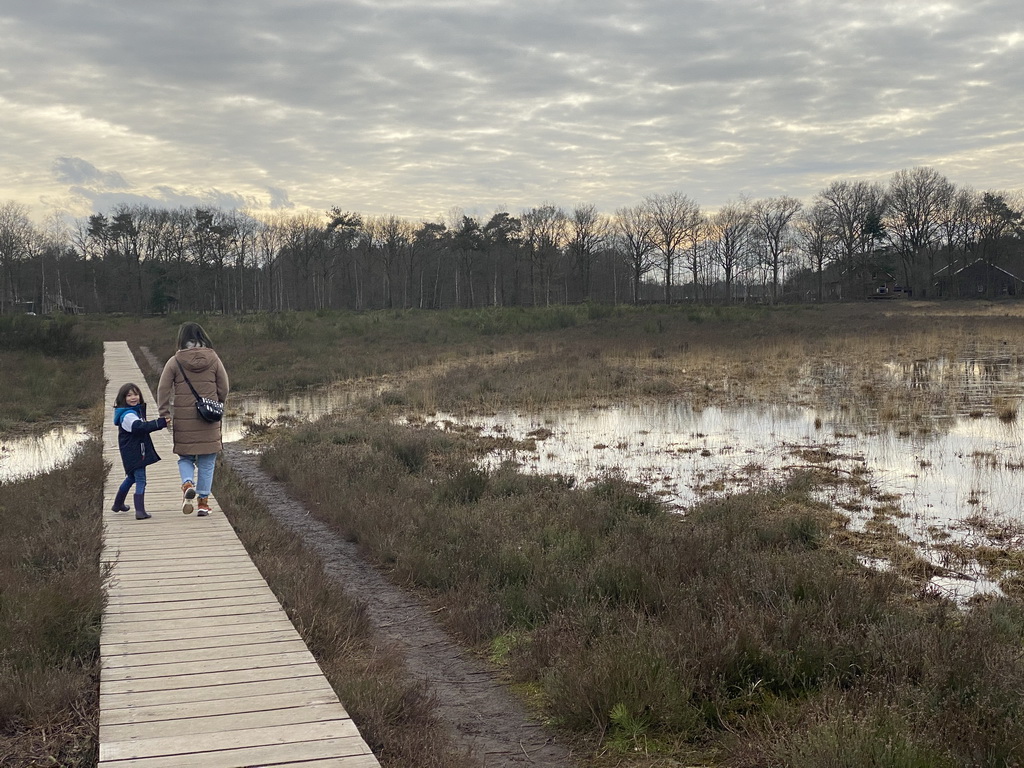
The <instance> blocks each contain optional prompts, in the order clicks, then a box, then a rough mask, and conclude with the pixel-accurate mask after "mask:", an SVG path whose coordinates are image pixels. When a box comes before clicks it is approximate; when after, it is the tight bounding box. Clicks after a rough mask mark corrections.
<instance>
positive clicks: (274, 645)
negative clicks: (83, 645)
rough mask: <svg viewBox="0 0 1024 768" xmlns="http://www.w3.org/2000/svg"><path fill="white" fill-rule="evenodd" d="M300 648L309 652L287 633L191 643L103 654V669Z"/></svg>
mask: <svg viewBox="0 0 1024 768" xmlns="http://www.w3.org/2000/svg"><path fill="white" fill-rule="evenodd" d="M298 651H302V652H304V653H309V651H308V649H307V648H306V644H305V643H304V642H302V638H301V637H298V636H297V635H296V636H291V637H288V636H283V637H279V638H277V639H274V640H271V639H267V638H262V637H261V638H260V641H259V642H256V643H249V644H245V645H233V646H227V645H224V644H221V645H219V646H213V647H207V648H196V647H194V646H190V647H186V648H181V649H178V650H167V649H162V650H160V651H152V652H148V653H145V652H141V653H140V652H132V653H121V654H112V653H106V654H104V655H103V669H105V670H106V669H122V668H125V667H145V666H155V665H161V664H162V665H168V664H172V665H177V664H189V663H191V662H194V661H213V660H216V659H232V658H255V657H257V656H267V655H271V654H281V653H293V652H298Z"/></svg>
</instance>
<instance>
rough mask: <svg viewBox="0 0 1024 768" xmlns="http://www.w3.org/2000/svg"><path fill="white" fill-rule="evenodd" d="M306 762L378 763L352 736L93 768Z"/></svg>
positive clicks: (350, 767) (347, 767) (234, 767)
mask: <svg viewBox="0 0 1024 768" xmlns="http://www.w3.org/2000/svg"><path fill="white" fill-rule="evenodd" d="M364 750H365V751H364ZM310 760H327V761H328V762H327V763H326V764H327V765H332V766H334V768H380V763H378V762H377V759H376V758H375V757H374V756H373V755H372V754H371V753H370V752H369V750H368V749H367V747H366V744H365V743H364V742H363V740H362V739H360V738H358V737H355V736H353V737H347V738H345V737H343V738H337V739H321V740H319V741H307V742H298V743H292V744H277V745H267V746H263V747H249V748H239V749H230V750H218V751H213V752H202V753H194V754H177V755H169V756H161V757H150V758H134V759H133V758H125V759H119V760H112V761H111V760H103V761H101V762H100V763H99V765H98V767H97V768H238V767H239V766H266V767H267V768H269V766H272V765H273V766H285V765H293V764H294V765H305V764H306V763H307V762H308V761H310Z"/></svg>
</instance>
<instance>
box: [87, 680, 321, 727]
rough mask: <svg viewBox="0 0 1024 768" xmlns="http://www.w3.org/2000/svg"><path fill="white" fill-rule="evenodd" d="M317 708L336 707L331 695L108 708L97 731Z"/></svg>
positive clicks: (300, 694)
mask: <svg viewBox="0 0 1024 768" xmlns="http://www.w3.org/2000/svg"><path fill="white" fill-rule="evenodd" d="M316 704H330V705H331V706H337V704H338V699H337V697H336V696H335V694H334V691H332V690H330V689H327V690H324V689H322V688H317V689H315V690H310V691H294V692H285V693H265V694H261V695H258V696H247V697H235V698H229V699H206V700H203V701H189V702H181V703H178V704H153V705H148V706H141V705H134V706H130V707H124V708H120V709H115V708H112V707H108V708H107V709H104V710H103V711H102V712H101V713H100V729H101V730H102V729H103V728H104V726H108V725H128V724H131V723H147V722H151V721H153V720H178V719H181V718H206V717H212V716H214V715H228V714H244V713H246V712H262V711H264V710H270V709H287V708H289V707H308V706H313V705H316Z"/></svg>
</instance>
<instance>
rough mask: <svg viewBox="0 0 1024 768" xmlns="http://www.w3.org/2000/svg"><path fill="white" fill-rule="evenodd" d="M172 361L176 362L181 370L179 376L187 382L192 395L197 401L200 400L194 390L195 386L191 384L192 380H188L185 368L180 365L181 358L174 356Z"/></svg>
mask: <svg viewBox="0 0 1024 768" xmlns="http://www.w3.org/2000/svg"><path fill="white" fill-rule="evenodd" d="M174 362H176V363H177V364H178V370H179V371H181V378H183V379H184V380H185V383H186V384H188V388H189V389H191V390H192V397H194V398H195V399H196V402H197V403H198V402H200V401H201V400H202V398H201V397H199V393H198V392H196V388H195V387H193V386H192V382H191V381H189V380H188V376H186V375H185V369H184V368H182V367H181V360H179V359H178V358H174Z"/></svg>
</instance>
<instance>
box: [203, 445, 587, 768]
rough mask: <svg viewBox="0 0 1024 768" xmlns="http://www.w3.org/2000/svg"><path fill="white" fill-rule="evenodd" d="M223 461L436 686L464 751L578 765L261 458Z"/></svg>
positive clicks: (240, 455) (489, 759)
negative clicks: (263, 464)
mask: <svg viewBox="0 0 1024 768" xmlns="http://www.w3.org/2000/svg"><path fill="white" fill-rule="evenodd" d="M222 455H223V457H224V458H225V459H226V460H227V461H228V462H229V463H230V465H231V468H232V469H233V470H234V471H235V472H236V473H237V474H238V475H239V476H240V477H241V478H242V479H243V480H245V482H246V483H248V485H249V486H250V487H251V488H253V489H254V491H255V492H256V493H257V494H258V495H259V497H260V498H261V499H262V500H263V501H264V502H265V503H266V505H267V508H268V509H269V510H270V511H271V512H272V514H273V515H274V516H275V518H276V519H277V520H278V521H279V522H280V523H282V524H283V525H285V526H286V527H287V528H288V529H289V530H291V531H293V532H294V533H296V534H297V535H298V536H300V537H301V538H302V540H303V541H304V542H305V544H306V546H308V547H309V548H310V549H311V550H312V551H314V552H316V553H317V554H318V555H319V556H320V558H321V559H322V560H323V562H324V566H325V569H326V571H327V573H328V574H329V575H330V576H331V577H332V578H335V579H337V580H338V583H339V584H340V585H341V586H342V587H343V588H344V590H345V592H346V594H348V595H350V596H351V597H353V598H355V599H357V600H359V601H361V602H363V603H365V604H366V606H367V609H368V611H369V615H370V618H371V620H372V621H373V623H374V625H375V626H376V627H377V629H378V631H379V632H380V633H381V635H382V636H383V637H385V638H386V639H388V640H389V641H392V642H394V643H395V644H396V645H397V646H398V647H399V648H400V649H402V651H403V653H404V655H405V659H406V664H407V665H408V668H409V671H410V673H411V674H412V675H414V676H416V677H418V678H421V679H424V680H426V681H427V682H428V683H429V685H430V687H431V690H432V691H433V693H434V695H435V697H436V699H437V704H438V714H439V716H440V717H441V718H442V719H443V720H445V721H446V722H447V723H449V724H450V726H451V729H452V732H453V733H454V734H455V737H456V739H457V741H458V743H459V744H460V745H461V746H463V747H464V748H467V749H469V750H471V752H472V754H473V755H475V756H476V757H477V758H478V759H479V760H480V762H481V764H482V765H483V766H486V768H503V767H504V766H535V767H536V768H570V767H571V766H574V765H576V764H577V763H576V761H575V760H574V759H573V757H572V753H571V750H569V749H568V748H567V747H565V746H564V745H562V744H560V743H559V742H558V741H557V740H556V739H555V737H554V735H553V734H552V733H550V732H549V731H548V730H547V729H545V728H544V727H543V726H541V725H540V724H538V723H536V722H535V721H532V720H531V719H530V718H529V717H528V716H527V713H526V710H525V708H524V707H523V706H522V705H521V704H520V703H519V702H518V700H517V699H515V697H514V696H513V695H512V694H511V693H510V692H509V691H508V690H507V688H506V687H505V686H504V685H502V684H501V683H500V682H499V681H498V680H497V678H496V676H495V674H494V672H493V670H491V669H490V668H488V667H487V666H486V665H485V664H483V663H482V662H481V661H479V660H478V659H476V658H474V657H473V656H471V655H469V654H468V653H466V652H465V651H464V650H463V649H462V648H461V647H460V646H459V645H458V644H457V643H455V642H454V641H453V640H452V638H451V637H450V636H449V635H448V634H447V633H446V632H445V631H444V630H443V629H442V628H441V627H440V625H439V624H438V623H437V621H435V620H434V618H433V617H432V616H431V615H430V613H429V612H428V611H427V609H426V608H425V607H424V605H423V604H422V603H421V602H420V601H419V600H418V598H416V597H415V596H413V595H411V594H409V593H407V592H405V591H403V590H401V589H400V588H398V587H396V586H394V585H393V584H391V583H390V582H389V581H388V580H387V579H386V578H384V576H382V575H381V574H380V573H379V572H378V571H377V570H376V569H375V568H374V567H373V566H371V565H370V564H369V563H367V562H366V561H365V560H364V559H363V558H362V557H360V555H359V553H358V551H357V548H356V546H355V545H354V544H352V543H351V542H347V541H345V540H343V539H342V538H341V537H339V536H338V535H337V534H335V533H334V532H333V531H331V529H330V528H328V527H327V526H326V525H324V524H323V523H321V522H319V521H318V520H316V519H315V518H314V517H312V516H311V515H310V514H309V512H308V511H307V510H306V509H305V507H303V505H302V504H301V503H299V502H298V501H296V500H295V499H294V498H292V497H291V496H290V495H289V494H288V491H287V489H286V488H285V486H284V485H283V484H282V483H279V482H277V481H275V480H273V479H272V478H271V477H270V476H269V475H267V474H266V473H265V472H264V471H263V470H262V469H261V468H260V466H259V459H258V457H256V456H253V455H251V454H246V453H244V452H243V449H242V447H241V446H240V445H238V444H229V445H225V446H224V452H223V454H222Z"/></svg>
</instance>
